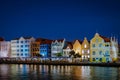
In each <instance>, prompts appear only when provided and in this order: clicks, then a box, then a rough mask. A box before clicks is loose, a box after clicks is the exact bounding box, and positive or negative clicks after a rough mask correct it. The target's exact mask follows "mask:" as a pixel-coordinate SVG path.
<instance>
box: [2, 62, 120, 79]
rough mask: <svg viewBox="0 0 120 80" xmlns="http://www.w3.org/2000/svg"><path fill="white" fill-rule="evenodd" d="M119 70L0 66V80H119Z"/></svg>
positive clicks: (48, 66)
mask: <svg viewBox="0 0 120 80" xmlns="http://www.w3.org/2000/svg"><path fill="white" fill-rule="evenodd" d="M119 71H120V68H115V67H92V66H54V65H25V64H10V65H8V64H0V80H119V78H120V72H119Z"/></svg>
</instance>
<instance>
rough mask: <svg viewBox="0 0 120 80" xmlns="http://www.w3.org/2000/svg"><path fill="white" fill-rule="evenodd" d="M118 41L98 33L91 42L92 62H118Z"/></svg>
mask: <svg viewBox="0 0 120 80" xmlns="http://www.w3.org/2000/svg"><path fill="white" fill-rule="evenodd" d="M117 49H118V48H117V41H115V39H114V40H112V38H111V39H110V38H107V37H104V36H101V35H99V34H98V33H96V34H95V36H94V37H93V38H92V39H91V41H90V61H91V62H111V61H115V60H117Z"/></svg>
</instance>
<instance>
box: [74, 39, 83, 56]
mask: <svg viewBox="0 0 120 80" xmlns="http://www.w3.org/2000/svg"><path fill="white" fill-rule="evenodd" d="M81 44H82V42H81V41H80V40H75V41H74V43H73V50H74V51H75V53H79V54H80V55H81V51H82V49H81Z"/></svg>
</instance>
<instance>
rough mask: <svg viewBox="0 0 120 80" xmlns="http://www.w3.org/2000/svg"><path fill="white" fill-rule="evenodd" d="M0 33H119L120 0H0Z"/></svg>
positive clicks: (9, 35)
mask: <svg viewBox="0 0 120 80" xmlns="http://www.w3.org/2000/svg"><path fill="white" fill-rule="evenodd" d="M0 28H1V29H0V36H3V37H4V38H5V39H6V40H11V39H14V38H16V37H20V36H33V37H35V38H37V37H43V38H50V39H58V38H66V39H67V40H74V39H83V38H84V37H85V36H86V37H87V38H88V39H91V38H92V37H93V36H94V34H95V33H96V32H98V33H100V34H101V35H104V36H108V37H109V36H111V34H112V35H115V36H116V37H117V36H119V37H120V32H119V30H120V0H54V1H53V0H0Z"/></svg>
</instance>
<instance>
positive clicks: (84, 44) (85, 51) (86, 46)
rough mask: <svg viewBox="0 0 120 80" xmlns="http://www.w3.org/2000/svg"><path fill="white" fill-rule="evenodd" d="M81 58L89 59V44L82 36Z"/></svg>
mask: <svg viewBox="0 0 120 80" xmlns="http://www.w3.org/2000/svg"><path fill="white" fill-rule="evenodd" d="M81 53H82V60H87V61H88V60H89V58H90V44H89V42H88V40H87V38H84V41H83V42H82V52H81Z"/></svg>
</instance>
